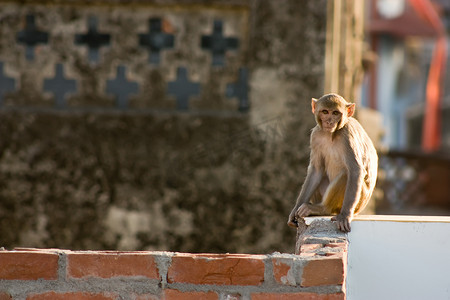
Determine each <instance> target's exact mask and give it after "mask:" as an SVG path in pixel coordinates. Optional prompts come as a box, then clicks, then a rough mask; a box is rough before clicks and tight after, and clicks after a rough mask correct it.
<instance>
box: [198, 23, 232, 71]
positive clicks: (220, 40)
mask: <svg viewBox="0 0 450 300" xmlns="http://www.w3.org/2000/svg"><path fill="white" fill-rule="evenodd" d="M238 46H239V40H238V39H237V38H234V37H224V36H223V23H222V21H220V20H215V21H214V26H213V32H212V34H211V35H202V39H201V47H202V49H206V50H210V51H211V53H212V65H213V66H223V65H225V52H226V51H228V50H235V49H237V48H238Z"/></svg>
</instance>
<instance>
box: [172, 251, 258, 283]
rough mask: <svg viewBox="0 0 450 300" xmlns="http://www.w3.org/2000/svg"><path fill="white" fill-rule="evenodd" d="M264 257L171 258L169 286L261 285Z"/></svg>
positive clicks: (222, 255)
mask: <svg viewBox="0 0 450 300" xmlns="http://www.w3.org/2000/svg"><path fill="white" fill-rule="evenodd" d="M264 258H265V256H263V255H243V254H241V255H239V254H177V255H175V256H173V257H172V264H171V266H170V267H169V271H168V274H167V279H168V282H169V283H174V282H182V283H193V284H217V285H259V284H261V283H262V282H263V281H264V261H263V259H264Z"/></svg>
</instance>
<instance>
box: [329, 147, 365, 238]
mask: <svg viewBox="0 0 450 300" xmlns="http://www.w3.org/2000/svg"><path fill="white" fill-rule="evenodd" d="M349 157H351V158H352V159H351V160H350V161H347V165H348V175H347V176H348V178H347V185H346V187H345V196H344V201H343V203H342V208H341V212H340V213H339V215H337V216H335V217H333V218H332V220H333V221H337V226H338V228H339V230H341V231H343V232H349V231H350V230H351V228H350V222H351V221H352V219H353V212H354V211H355V207H356V205H357V204H358V201H360V198H361V189H362V182H363V168H362V166H360V165H359V164H358V163H357V161H356V159H354V156H353V155H351V156H349Z"/></svg>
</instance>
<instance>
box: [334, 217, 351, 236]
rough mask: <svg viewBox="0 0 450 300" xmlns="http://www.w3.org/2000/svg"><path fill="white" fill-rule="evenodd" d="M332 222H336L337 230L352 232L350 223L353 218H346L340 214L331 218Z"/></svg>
mask: <svg viewBox="0 0 450 300" xmlns="http://www.w3.org/2000/svg"><path fill="white" fill-rule="evenodd" d="M331 221H336V225H337V228H338V229H339V230H340V231H342V232H350V230H351V228H350V223H351V221H352V217H351V216H345V215H343V214H339V215H337V216H334V217H332V218H331Z"/></svg>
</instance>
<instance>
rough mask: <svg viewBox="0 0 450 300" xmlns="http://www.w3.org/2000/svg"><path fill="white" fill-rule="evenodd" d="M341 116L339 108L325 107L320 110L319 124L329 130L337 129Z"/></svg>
mask: <svg viewBox="0 0 450 300" xmlns="http://www.w3.org/2000/svg"><path fill="white" fill-rule="evenodd" d="M341 118H342V113H341V112H340V111H339V110H338V109H333V108H325V107H324V108H321V109H320V110H319V111H318V119H319V125H320V126H321V127H322V129H323V130H325V131H328V132H335V131H336V129H337V128H338V125H339V122H340V121H341Z"/></svg>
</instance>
